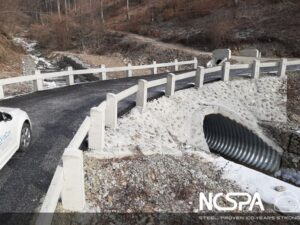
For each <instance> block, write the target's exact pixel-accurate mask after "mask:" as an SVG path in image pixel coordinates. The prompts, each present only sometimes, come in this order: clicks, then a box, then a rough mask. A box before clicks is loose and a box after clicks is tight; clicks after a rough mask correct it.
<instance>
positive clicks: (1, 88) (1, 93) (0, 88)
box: [0, 85, 4, 99]
mask: <svg viewBox="0 0 300 225" xmlns="http://www.w3.org/2000/svg"><path fill="white" fill-rule="evenodd" d="M3 98H4V89H3V85H0V99H3Z"/></svg>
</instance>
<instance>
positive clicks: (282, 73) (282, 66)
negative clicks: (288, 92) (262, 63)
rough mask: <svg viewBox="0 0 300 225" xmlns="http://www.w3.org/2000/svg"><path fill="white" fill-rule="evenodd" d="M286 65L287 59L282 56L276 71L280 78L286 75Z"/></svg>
mask: <svg viewBox="0 0 300 225" xmlns="http://www.w3.org/2000/svg"><path fill="white" fill-rule="evenodd" d="M286 66H287V59H286V58H282V59H281V60H280V64H279V71H278V75H279V76H280V78H285V77H286Z"/></svg>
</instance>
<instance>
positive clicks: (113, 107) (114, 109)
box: [105, 93, 118, 129]
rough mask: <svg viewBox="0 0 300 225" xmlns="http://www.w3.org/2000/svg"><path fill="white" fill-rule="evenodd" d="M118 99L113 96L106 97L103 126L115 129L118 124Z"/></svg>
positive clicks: (110, 94)
mask: <svg viewBox="0 0 300 225" xmlns="http://www.w3.org/2000/svg"><path fill="white" fill-rule="evenodd" d="M117 119H118V99H117V96H116V95H115V94H112V93H108V94H107V95H106V109H105V125H106V126H107V127H110V128H112V129H115V128H116V127H117V124H118V121H117Z"/></svg>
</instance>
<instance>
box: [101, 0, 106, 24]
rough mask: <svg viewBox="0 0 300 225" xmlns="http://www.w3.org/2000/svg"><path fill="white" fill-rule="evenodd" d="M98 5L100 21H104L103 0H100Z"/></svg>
mask: <svg viewBox="0 0 300 225" xmlns="http://www.w3.org/2000/svg"><path fill="white" fill-rule="evenodd" d="M100 5H101V21H102V23H104V22H105V20H104V13H103V0H100Z"/></svg>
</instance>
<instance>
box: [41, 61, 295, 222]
mask: <svg viewBox="0 0 300 225" xmlns="http://www.w3.org/2000/svg"><path fill="white" fill-rule="evenodd" d="M193 62H194V61H193ZM186 63H187V64H189V63H192V61H190V62H186ZM170 65H174V64H156V66H157V67H159V66H170ZM288 65H300V61H299V60H298V61H287V60H286V59H282V60H281V61H280V62H267V63H260V61H259V60H255V61H254V62H253V64H240V65H230V63H229V62H226V63H225V64H224V65H223V66H216V67H214V68H204V67H200V66H199V67H197V70H196V71H192V72H187V73H182V74H179V75H174V74H172V73H170V74H169V75H168V76H167V78H160V79H156V80H153V81H146V80H143V79H140V80H139V81H138V84H137V85H134V86H132V87H130V88H128V89H126V90H124V91H122V92H120V93H118V94H112V93H107V97H106V101H104V102H102V103H101V104H100V105H99V106H97V107H94V108H92V109H91V111H90V117H86V119H85V120H84V121H83V123H82V125H81V126H80V128H79V129H78V131H77V133H76V134H75V136H74V138H73V140H72V141H71V142H70V144H69V146H68V147H67V148H66V149H65V151H64V154H63V156H62V165H59V166H58V167H57V169H56V172H55V174H54V176H53V179H52V182H51V184H50V187H49V189H48V192H47V194H46V197H45V199H44V202H43V205H42V207H41V210H40V212H41V214H40V216H39V217H38V219H37V221H36V224H37V225H41V224H43V225H47V224H51V221H52V216H53V212H55V209H56V206H57V203H58V201H59V199H60V198H61V200H62V206H63V208H64V209H66V210H70V211H75V212H80V211H82V210H83V209H84V207H85V192H84V170H83V153H82V151H81V150H80V149H79V148H80V145H81V143H82V142H83V141H84V139H85V138H86V136H88V147H89V149H90V150H92V151H101V150H103V148H104V143H105V127H108V128H110V129H116V128H117V117H118V103H119V102H120V101H122V100H124V99H125V98H127V97H129V96H131V95H136V106H137V107H139V108H140V109H141V110H143V109H145V107H146V104H147V95H148V89H149V88H152V87H157V86H161V85H165V95H166V96H172V95H174V93H175V86H176V81H179V80H183V79H186V78H194V83H195V88H197V89H198V88H201V87H202V86H203V85H204V78H205V75H206V74H207V75H208V74H209V73H212V72H217V71H222V80H223V81H224V82H227V81H229V78H230V70H236V69H248V68H252V70H251V77H252V78H253V79H258V78H259V76H260V68H262V67H274V66H279V70H278V76H279V77H282V78H284V77H285V76H286V67H287V66H288ZM131 68H139V69H141V68H153V65H149V66H146V67H145V66H144V67H142V66H138V67H131ZM122 69H125V68H122ZM88 71H89V72H88V73H91V70H88ZM99 71H100V72H101V71H102V72H103V70H93V72H99ZM109 71H120V69H119V68H118V69H116V70H113V69H112V68H111V69H109ZM80 74H82V73H80ZM45 213H46V214H45Z"/></svg>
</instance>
